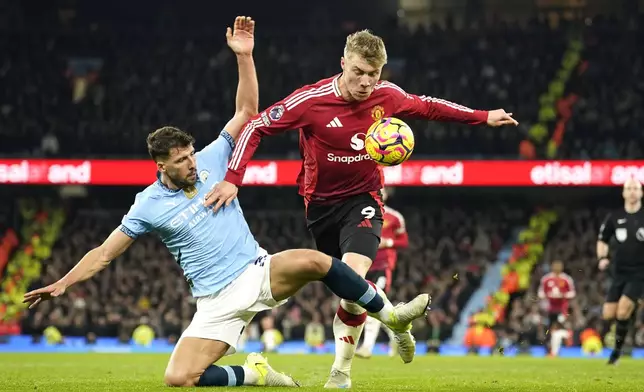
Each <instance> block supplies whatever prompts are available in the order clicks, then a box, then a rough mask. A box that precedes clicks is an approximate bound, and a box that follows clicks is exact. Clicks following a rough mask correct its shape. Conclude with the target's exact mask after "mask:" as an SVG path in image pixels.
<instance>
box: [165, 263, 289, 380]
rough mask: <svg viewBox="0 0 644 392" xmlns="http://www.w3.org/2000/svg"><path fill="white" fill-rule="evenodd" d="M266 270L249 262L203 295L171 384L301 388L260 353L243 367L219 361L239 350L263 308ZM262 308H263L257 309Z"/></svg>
mask: <svg viewBox="0 0 644 392" xmlns="http://www.w3.org/2000/svg"><path fill="white" fill-rule="evenodd" d="M265 275H266V274H265V271H264V269H263V268H262V267H260V266H258V265H251V266H249V267H248V268H247V269H246V271H244V272H243V273H242V274H241V275H240V276H239V277H238V278H237V279H236V280H235V281H233V282H232V283H230V284H229V285H228V286H226V287H225V288H224V289H223V290H221V291H220V292H219V293H217V294H213V295H210V296H207V297H201V298H199V299H197V312H196V313H195V315H194V317H193V319H192V322H191V323H190V325H189V326H188V328H186V330H185V331H184V332H183V334H182V335H181V338H180V339H179V342H178V343H177V345H176V347H175V348H174V351H173V352H172V356H171V357H170V361H169V363H168V367H167V369H166V372H165V377H164V380H165V383H166V384H167V385H169V386H177V387H179V386H181V387H192V386H241V385H264V386H297V383H296V382H295V381H293V379H292V378H291V377H289V376H286V375H284V374H281V373H277V372H276V371H274V370H273V369H272V368H271V367H270V366H269V365H268V362H267V361H266V359H265V358H263V357H262V356H261V355H259V354H254V353H253V354H250V355H249V356H248V358H247V360H246V363H245V364H244V365H243V366H217V365H215V364H214V363H215V362H217V361H218V360H219V359H221V357H223V356H224V355H226V354H232V353H234V352H235V351H236V349H237V344H238V341H239V337H240V335H241V334H242V332H243V331H244V329H245V327H246V325H247V324H248V323H249V322H250V320H251V319H252V317H253V316H254V315H255V314H256V313H257V311H259V310H265V309H268V308H269V306H270V305H273V303H271V304H269V305H268V306H267V305H264V304H262V303H260V304H258V301H259V300H261V299H263V298H260V297H261V296H262V288H263V287H264V285H263V283H264V281H265V280H266V281H267V280H268V279H266V278H265ZM255 309H257V310H255Z"/></svg>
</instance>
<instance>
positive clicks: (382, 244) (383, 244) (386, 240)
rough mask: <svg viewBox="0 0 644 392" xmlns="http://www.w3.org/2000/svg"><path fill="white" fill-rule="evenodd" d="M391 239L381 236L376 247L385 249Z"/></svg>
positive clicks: (389, 244) (389, 246) (388, 246)
mask: <svg viewBox="0 0 644 392" xmlns="http://www.w3.org/2000/svg"><path fill="white" fill-rule="evenodd" d="M392 242H393V240H392V239H391V238H383V239H381V240H380V245H378V249H386V248H391V246H392V244H391V243H392Z"/></svg>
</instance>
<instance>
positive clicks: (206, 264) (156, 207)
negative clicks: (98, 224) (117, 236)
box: [120, 131, 260, 297]
mask: <svg viewBox="0 0 644 392" xmlns="http://www.w3.org/2000/svg"><path fill="white" fill-rule="evenodd" d="M233 149H234V141H233V138H232V137H231V136H230V135H229V134H228V132H226V131H222V132H221V135H220V136H219V137H218V138H217V140H215V141H214V142H212V143H211V144H210V145H208V146H207V147H206V148H204V149H203V150H201V151H199V152H198V153H197V154H196V159H197V174H198V175H197V177H198V179H197V183H196V184H195V188H196V194H195V193H194V192H193V194H188V193H187V192H185V191H184V190H172V189H169V188H168V187H166V186H165V185H163V184H162V183H161V181H159V180H157V182H155V183H154V184H152V185H150V186H149V187H147V188H146V189H145V190H144V191H143V192H140V193H139V194H137V195H136V199H135V200H134V204H133V205H132V207H131V208H130V211H129V212H128V213H127V215H125V216H124V217H123V221H122V222H121V226H120V229H121V231H123V232H124V233H125V234H127V235H128V236H129V237H131V238H136V237H138V236H140V235H141V234H144V233H148V232H155V233H157V234H158V235H159V236H160V237H161V240H162V241H163V243H164V244H165V245H166V246H167V247H168V249H169V250H170V253H172V255H173V256H174V257H175V259H176V260H177V263H179V265H180V266H181V268H182V269H183V272H184V275H185V277H186V280H187V281H188V284H189V285H190V287H191V288H192V295H193V296H195V297H202V296H205V295H209V294H214V293H216V292H218V291H220V290H221V289H223V288H224V287H226V285H228V284H229V283H230V282H232V281H233V280H235V279H236V278H237V277H238V276H239V275H241V273H242V272H244V270H245V269H246V267H247V266H248V265H249V264H251V263H253V262H254V261H255V260H256V259H257V257H258V254H259V251H260V249H259V245H258V244H257V241H255V238H254V237H253V235H252V234H251V232H250V229H249V227H248V224H247V223H246V220H245V219H244V215H243V212H242V209H241V207H240V206H239V201H237V199H235V200H234V201H233V202H232V204H231V205H230V206H228V207H226V206H224V207H222V208H220V209H219V211H217V212H216V213H214V212H213V210H212V208H206V207H204V206H203V202H204V198H205V197H206V194H207V193H208V192H209V191H210V190H211V189H212V188H213V187H214V186H215V185H216V184H217V183H218V182H220V181H222V180H223V179H224V176H225V174H226V170H227V165H228V159H229V158H230V154H231V153H232V151H233Z"/></svg>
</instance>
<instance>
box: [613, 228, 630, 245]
mask: <svg viewBox="0 0 644 392" xmlns="http://www.w3.org/2000/svg"><path fill="white" fill-rule="evenodd" d="M626 237H628V232H627V231H626V229H625V228H619V229H616V230H615V238H617V241H619V242H624V241H626Z"/></svg>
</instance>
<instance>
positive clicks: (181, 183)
mask: <svg viewBox="0 0 644 392" xmlns="http://www.w3.org/2000/svg"><path fill="white" fill-rule="evenodd" d="M168 178H169V179H170V181H172V183H173V184H174V185H175V186H176V187H177V188H179V189H184V188H187V187H190V186H193V185H195V184H196V183H197V177H196V176H195V177H194V179H193V178H191V177H190V176H188V177H183V178H182V177H175V176H171V175H168Z"/></svg>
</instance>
